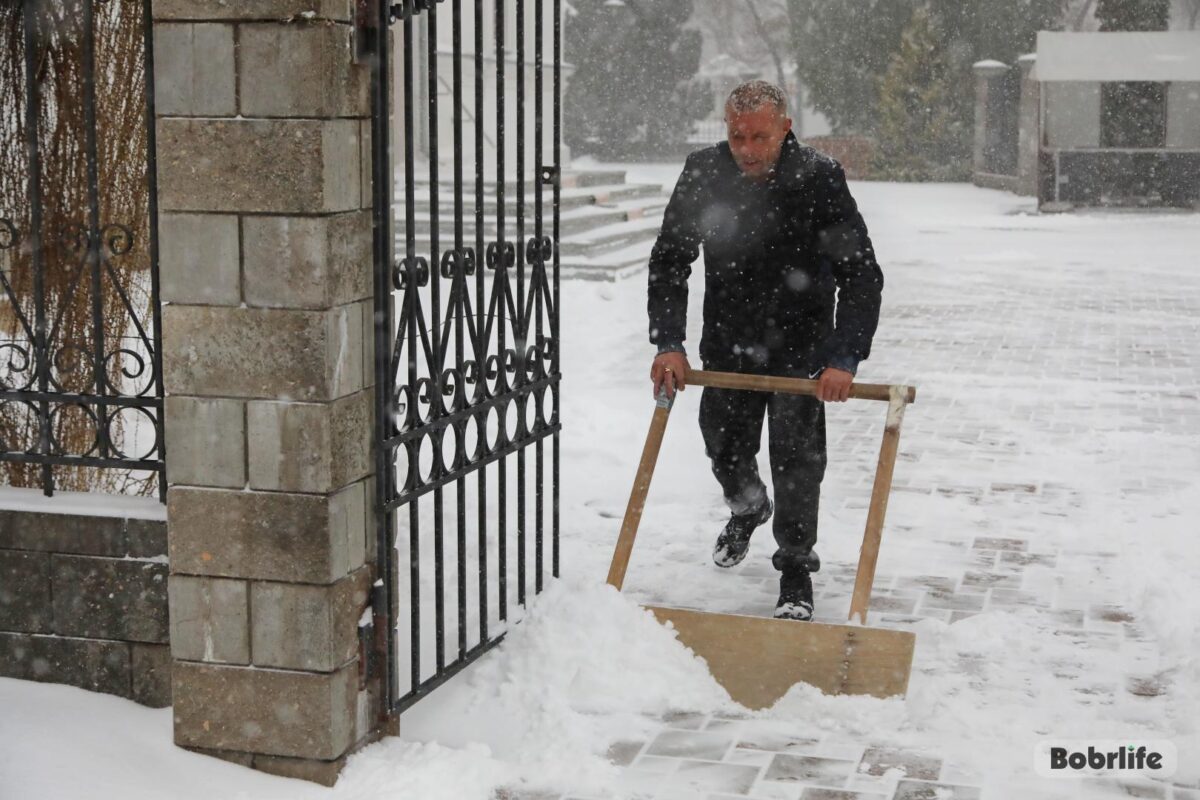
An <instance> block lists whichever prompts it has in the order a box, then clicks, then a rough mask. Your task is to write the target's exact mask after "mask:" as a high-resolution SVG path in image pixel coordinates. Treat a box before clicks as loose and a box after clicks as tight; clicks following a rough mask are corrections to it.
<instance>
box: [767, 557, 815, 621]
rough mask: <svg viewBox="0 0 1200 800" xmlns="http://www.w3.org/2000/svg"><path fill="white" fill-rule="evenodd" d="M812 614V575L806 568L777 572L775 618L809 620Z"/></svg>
mask: <svg viewBox="0 0 1200 800" xmlns="http://www.w3.org/2000/svg"><path fill="white" fill-rule="evenodd" d="M812 615H813V588H812V576H810V575H809V574H808V571H807V570H803V569H793V570H788V571H787V572H781V573H780V574H779V602H778V603H776V604H775V619H797V620H809V619H812Z"/></svg>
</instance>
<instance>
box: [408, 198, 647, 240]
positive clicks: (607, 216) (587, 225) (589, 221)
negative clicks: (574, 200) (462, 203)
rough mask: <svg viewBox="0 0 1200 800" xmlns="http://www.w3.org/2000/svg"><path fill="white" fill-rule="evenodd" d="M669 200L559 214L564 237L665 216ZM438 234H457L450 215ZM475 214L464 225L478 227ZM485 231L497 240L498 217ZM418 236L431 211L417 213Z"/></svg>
mask: <svg viewBox="0 0 1200 800" xmlns="http://www.w3.org/2000/svg"><path fill="white" fill-rule="evenodd" d="M666 203H667V201H666V198H664V197H653V198H637V199H633V200H626V201H621V202H618V203H612V204H606V205H587V206H580V207H577V208H573V209H568V210H566V211H563V212H562V213H561V214H560V215H559V226H560V230H559V233H560V236H562V237H563V238H566V237H568V236H572V235H574V234H583V233H586V232H588V231H591V230H594V229H596V228H600V227H603V226H608V225H613V224H615V223H620V222H628V221H630V220H639V219H643V218H646V217H654V216H657V217H661V216H662V212H663V209H665V208H666ZM395 210H397V211H399V212H401V213H399V214H397V216H396V220H395V223H394V228H393V232H394V233H395V236H396V238H397V239H398V240H400V241H403V238H404V215H403V213H402V209H395ZM542 220H543V225H544V230H545V231H546V232H547V233H549V232H550V229H551V222H552V216H551V214H550V213H549V212H548V211H546V212H544V213H543V217H542ZM438 222H439V225H438V231H439V234H440V237H445V238H446V240H447V241H450V240H451V239H452V238H453V235H454V221H453V219H452V218H449V217H448V216H447V215H446V214H444V213H443V214H439V215H438ZM474 222H475V221H474V218H473V215H472V216H471V217H469V218H466V219H464V220H463V223H464V225H466V226H469V227H473V226H474ZM515 223H516V220H515V219H506V220H505V225H504V230H505V233H506V234H507V235H509V236H512V235H515V232H516V224H515ZM533 227H534V226H533V220H532V219H530V218H529V217H526V219H525V232H526V235H527V236H528V235H531V234H532V231H533ZM484 232H485V236H486V237H488V238H494V237H495V232H496V221H495V218H494V217H492V218H490V219H489V218H485V221H484ZM414 234H415V235H416V236H417V237H428V235H429V214H428V211H424V212H421V211H418V212H416V213H415V214H414Z"/></svg>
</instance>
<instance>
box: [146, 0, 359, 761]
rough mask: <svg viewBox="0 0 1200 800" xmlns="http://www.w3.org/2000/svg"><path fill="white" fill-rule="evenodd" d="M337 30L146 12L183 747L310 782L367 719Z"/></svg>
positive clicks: (315, 20) (293, 21)
mask: <svg viewBox="0 0 1200 800" xmlns="http://www.w3.org/2000/svg"><path fill="white" fill-rule="evenodd" d="M350 19H351V3H350V0H245V1H243V2H237V3H230V2H224V0H202V1H199V2H198V1H197V0H188V1H187V2H183V1H182V0H158V1H157V2H156V3H155V4H154V42H155V57H156V76H155V87H156V98H157V108H156V113H157V115H158V123H157V133H158V143H157V146H158V151H157V152H158V172H159V208H160V224H159V236H160V243H161V250H160V252H161V263H160V269H161V274H162V298H163V300H164V301H165V305H164V308H163V315H162V316H163V374H164V384H165V388H166V392H167V398H166V410H165V421H166V438H167V443H168V446H167V477H168V481H169V492H168V499H167V507H168V518H169V523H170V525H169V531H170V566H171V591H170V605H171V622H172V624H171V648H172V654H173V656H174V662H175V663H174V672H173V682H174V701H175V741H176V743H177V744H179V745H182V746H185V747H188V748H192V749H197V750H200V751H203V752H208V753H211V754H213V755H217V756H220V757H222V758H226V759H229V760H232V761H235V762H238V763H242V764H246V765H250V766H253V767H255V768H258V769H262V770H265V771H270V772H275V773H280V774H285V775H291V776H296V777H304V778H308V779H311V780H317V781H320V782H323V783H332V782H333V781H334V780H336V777H337V774H338V771H339V770H340V768H341V766H342V764H343V763H344V759H345V757H346V755H347V754H348V753H349V752H350V751H352V750H353V749H354V748H355V747H357V746H359V745H361V744H362V743H363V742H365V741H368V740H369V739H370V738H372V737H373V736H375V735H376V733H377V730H378V728H379V725H380V722H379V720H380V712H379V686H380V683H379V679H378V676H374V675H368V674H367V669H366V666H365V665H366V663H367V662H369V661H370V659H367V658H365V657H364V653H365V650H364V649H362V648H360V631H359V620H360V618H362V617H363V612H364V610H365V609H366V608H367V607H368V605H369V594H370V588H371V584H372V582H373V581H374V569H373V566H372V564H371V561H373V560H374V559H373V556H374V539H373V532H374V526H373V517H372V514H371V509H372V487H371V484H370V477H369V476H370V474H371V472H372V463H371V443H372V424H373V422H372V417H373V409H374V399H373V392H372V385H373V383H374V380H373V377H374V376H373V356H372V330H373V327H372V325H373V308H372V293H373V285H372V275H373V273H372V236H371V210H370V209H371V191H370V189H371V181H370V150H369V146H368V145H369V142H368V138H369V133H370V105H369V102H368V89H369V73H368V71H367V69H366V68H365V67H363V66H359V65H357V64H355V63H354V61H353V47H352V38H351V28H352V26H351V24H350ZM369 618H370V617H369V615H368V616H367V619H369ZM362 638H364V639H365V637H362ZM363 647H365V644H364V645H363Z"/></svg>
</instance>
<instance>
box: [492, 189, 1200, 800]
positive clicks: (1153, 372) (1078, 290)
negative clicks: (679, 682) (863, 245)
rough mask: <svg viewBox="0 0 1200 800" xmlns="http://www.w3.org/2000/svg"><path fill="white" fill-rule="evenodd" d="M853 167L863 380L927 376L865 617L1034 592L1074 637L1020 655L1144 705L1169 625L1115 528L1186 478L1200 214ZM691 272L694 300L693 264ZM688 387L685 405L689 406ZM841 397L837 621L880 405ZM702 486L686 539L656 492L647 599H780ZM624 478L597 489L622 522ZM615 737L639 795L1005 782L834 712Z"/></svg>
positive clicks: (834, 419) (1120, 789) (763, 537)
mask: <svg viewBox="0 0 1200 800" xmlns="http://www.w3.org/2000/svg"><path fill="white" fill-rule="evenodd" d="M855 192H856V195H857V196H858V197H859V198H860V203H861V205H862V206H863V208H864V213H865V214H866V217H867V220H868V223H869V225H870V226H871V230H872V233H873V235H874V238H875V242H876V247H877V250H878V251H879V254H880V259H881V263H882V264H883V266H884V268H885V272H886V275H887V288H886V290H885V308H884V314H883V319H882V322H881V325H880V330H879V334H878V336H877V338H876V343H875V349H874V353H873V354H872V357H871V359H870V360H869V361H868V362H866V363H865V364H864V365H863V367H862V369H861V372H860V380H865V381H904V382H912V383H915V384H918V385H919V387H920V388H919V393H918V399H917V403H916V404H915V405H914V406H912V407H911V408H910V409H909V410H908V413H907V416H906V419H905V422H904V429H903V435H902V439H901V452H900V461H899V463H898V465H897V468H896V479H895V485H894V490H893V496H892V502H891V506H890V508H889V515H888V524H887V528H886V532H885V538H884V549H883V553H882V556H881V560H880V563H879V572H878V575H877V580H876V584H875V592H874V594H873V598H872V602H871V609H872V617H871V622H872V624H877V625H883V626H889V627H896V628H917V627H919V626H920V625H921V623H922V620H925V619H934V620H938V621H940V622H944V623H947V624H950V625H953V624H954V623H957V622H960V621H962V620H965V619H968V618H970V617H972V616H974V615H978V614H981V613H987V612H991V611H997V610H999V611H1004V610H1016V609H1021V610H1032V611H1034V612H1036V613H1037V614H1038V615H1040V616H1039V617H1038V619H1039V620H1041V621H1042V624H1044V626H1046V627H1047V628H1048V629H1050V630H1052V631H1053V634H1054V636H1055V637H1056V638H1057V640H1059V641H1062V642H1067V643H1070V644H1071V645H1072V647H1070V648H1067V649H1066V650H1065V652H1068V653H1070V657H1069V658H1067V659H1065V660H1064V659H1063V658H1062V656H1061V653H1056V654H1054V655H1053V657H1052V658H1050V659H1049V660H1048V661H1047V660H1043V661H1038V660H1036V657H1035V656H1031V660H1030V662H1029V664H1028V670H1029V672H1030V676H1031V677H1035V678H1036V679H1038V680H1047V681H1051V682H1053V689H1054V691H1061V692H1062V693H1069V695H1070V696H1071V697H1072V698H1075V699H1076V700H1077V702H1079V703H1080V704H1081V707H1088V706H1090V707H1095V706H1096V705H1098V706H1101V707H1106V708H1108V709H1110V713H1111V714H1112V715H1113V716H1115V717H1116V718H1117V719H1122V718H1128V719H1131V720H1133V719H1137V718H1138V715H1139V714H1143V713H1144V714H1145V715H1147V716H1149V717H1151V718H1153V717H1154V715H1155V714H1157V713H1160V712H1159V711H1158V710H1157V709H1159V708H1160V706H1157V705H1155V703H1156V702H1157V701H1159V700H1163V699H1164V698H1165V697H1167V696H1169V694H1170V690H1171V680H1172V676H1171V675H1170V674H1163V673H1161V672H1159V671H1157V670H1156V664H1157V663H1158V661H1159V649H1160V645H1161V643H1160V642H1158V641H1156V640H1155V638H1154V636H1153V635H1152V633H1151V632H1150V631H1148V630H1147V629H1146V627H1145V626H1144V624H1143V623H1144V620H1142V619H1140V618H1139V615H1138V613H1137V612H1136V611H1135V610H1133V609H1131V608H1130V607H1129V602H1128V601H1129V598H1128V593H1127V591H1126V589H1127V588H1128V587H1126V586H1125V585H1124V584H1123V575H1124V570H1123V564H1124V562H1125V560H1126V559H1127V558H1129V557H1130V554H1129V553H1128V552H1126V551H1124V547H1125V545H1121V544H1120V540H1119V539H1117V538H1115V537H1113V536H1108V535H1101V533H1102V530H1103V527H1104V525H1106V524H1107V521H1108V520H1110V519H1111V520H1112V523H1113V525H1116V524H1117V523H1118V519H1124V520H1125V521H1126V522H1127V523H1128V522H1129V520H1135V519H1136V518H1137V514H1138V513H1144V514H1146V515H1151V516H1154V515H1156V514H1157V513H1160V512H1162V511H1163V507H1164V504H1166V505H1169V504H1170V502H1171V498H1172V497H1173V496H1174V495H1175V494H1176V493H1178V492H1179V491H1180V490H1182V489H1184V488H1185V487H1187V486H1188V485H1189V484H1192V483H1194V480H1195V467H1196V465H1195V459H1194V455H1193V453H1194V451H1195V450H1196V446H1197V444H1198V440H1200V403H1197V399H1198V397H1200V393H1198V389H1200V361H1198V359H1197V356H1196V353H1195V345H1196V343H1197V342H1198V341H1200V270H1197V269H1195V264H1194V260H1193V258H1192V256H1190V255H1188V253H1189V252H1190V253H1194V247H1195V244H1196V243H1197V242H1200V218H1198V217H1197V215H1157V216H1151V217H1147V216H1139V215H1137V214H1122V213H1117V212H1108V213H1103V212H1093V213H1089V214H1084V215H1073V216H1046V215H1036V214H1032V213H1030V212H1031V211H1032V204H1031V202H1030V201H1027V200H1023V199H1018V198H1011V197H1009V196H1001V195H998V194H996V193H991V192H985V191H984V190H977V189H973V188H970V187H956V188H954V189H952V190H950V189H947V188H946V187H941V188H940V190H938V191H935V190H934V188H933V187H930V188H924V187H899V186H895V185H882V184H859V185H857V186H856V187H855ZM922 192H925V194H922ZM1189 240H1190V241H1191V242H1192V244H1191V245H1186V242H1187V241H1189ZM631 282H632V283H633V284H635V285H633V286H619V287H618V289H617V290H616V291H617V292H619V294H617V295H615V296H614V297H613V304H614V305H619V304H634V305H635V307H636V308H640V307H642V306H641V304H644V300H643V299H642V295H641V292H642V291H644V290H643V288H642V283H643V278H641V277H638V278H635V279H631ZM567 291H568V292H569V291H571V289H570V288H568V290H567ZM692 294H693V298H692V300H693V303H692V310H691V317H692V319H693V320H695V319H696V318H697V317H698V314H699V305H698V301H699V297H698V295H699V284H698V283H697V282H696V279H695V278H694V279H693V293H692ZM570 297H571V295H570V294H569V293H568V294H567V299H568V300H569V299H570ZM629 319H631V320H633V322H634V323H635V324H638V328H637V331H636V335H634V334H629V335H628V336H624V335H623V337H622V338H621V339H620V340H619V341H617V342H615V343H614V349H615V350H616V355H614V357H613V358H614V363H615V362H616V361H617V360H619V359H626V360H631V361H633V362H634V363H641V361H642V360H648V357H649V356H648V355H647V354H646V349H647V348H646V346H645V345H644V344H642V343H641V342H642V334H641V324H640V320H639V319H638V316H637V313H633V314H631V315H630V316H629ZM693 329H695V325H693ZM689 341H691V342H694V336H693V337H692V339H690V340H689ZM637 372H638V373H639V374H638V375H637V376H636V377H637V378H638V379H639V382H636V383H635V382H634V381H633V380H632V379H631V380H630V381H629V382H628V383H627V384H622V385H621V386H620V387H617V388H615V389H613V390H612V391H613V395H612V397H614V398H615V397H616V396H617V393H618V392H621V393H624V392H644V391H645V390H644V387H643V386H642V384H641V382H640V380H641V374H640V373H641V369H640V368H639V369H638V370H637ZM690 399H691V400H692V402H693V404H694V400H695V399H696V398H690ZM614 401H615V400H614ZM687 413H688V415H689V416H688V418H687V421H686V422H681V421H674V420H673V422H672V425H678V426H681V427H683V426H688V427H690V426H693V425H694V420H692V419H691V417H690V415H691V413H692V412H691V411H688V412H687ZM681 415H682V414H681V412H679V411H677V412H676V414H675V416H681ZM829 420H830V422H829V425H830V439H829V447H830V453H831V458H830V468H829V472H828V475H827V478H826V483H825V487H824V493H823V498H824V499H823V509H822V532H821V537H822V543H821V544H819V545H818V551H819V552H820V553H821V555H822V560H823V562H824V568H823V569H822V570H821V572H820V573H818V575H817V576H814V577H815V583H816V589H817V596H816V604H817V619H819V620H825V621H833V622H840V621H842V620H844V619H845V617H846V613H847V610H848V607H849V594H850V589H851V587H852V584H853V579H854V570H855V559H856V557H857V547H858V542H859V541H860V540H861V529H862V524H863V522H864V521H865V515H866V506H867V500H868V497H869V493H870V485H871V481H872V478H873V470H874V461H875V457H876V453H877V451H878V447H879V436H880V433H881V431H882V422H883V406H882V405H881V404H879V405H876V404H866V403H862V404H854V403H851V404H847V405H846V406H839V407H836V408H834V407H831V408H830V411H829ZM673 433H678V432H676V431H668V435H669V436H670V435H672V434H673ZM639 435H643V436H644V434H642V433H640V432H636V433H634V434H632V437H631V438H632V439H633V440H636V439H637V438H638V436H639ZM678 435H679V436H680V437H683V436H684V435H685V434H678ZM686 435H687V436H692V437H693V438H698V437H695V436H694V431H690V432H688V433H687V434H686ZM625 446H626V448H627V449H628V446H627V445H625ZM681 446H682V445H681ZM694 449H695V447H694V446H693V450H694ZM764 450H765V448H764ZM693 455H695V453H693ZM764 466H765V464H764ZM668 469H678V468H668ZM683 469H684V471H685V474H684V475H683V476H680V477H679V478H678V484H679V486H682V485H684V484H687V483H688V482H690V481H692V482H697V483H696V484H695V485H701V486H707V484H706V483H704V481H705V480H706V479H707V478H706V473H705V472H704V465H703V463H702V461H701V463H699V464H691V465H689V466H687V467H686V468H683ZM764 474H765V473H764ZM655 480H656V481H660V482H662V483H663V484H665V485H664V486H663V487H662V488H661V491H660V492H659V497H658V500H659V505H660V506H663V507H666V508H672V507H673V506H672V505H671V504H672V502H676V501H677V502H678V503H679V504H683V503H685V502H686V497H685V496H684V495H685V492H684V491H683V490H682V489H680V490H679V491H675V489H676V488H678V487H677V486H676V484H674V483H672V477H671V476H669V475H668V476H667V477H664V478H660V477H659V475H658V474H656V477H655ZM708 480H710V479H708ZM710 488H712V489H714V491H713V492H712V494H713V495H714V496H713V498H712V502H711V503H709V504H708V505H707V506H705V507H704V509H703V510H701V511H699V512H695V513H694V514H693V517H694V518H695V519H697V524H698V526H699V527H700V529H701V530H703V533H698V534H697V536H698V537H699V538H698V539H697V542H698V543H697V544H694V545H691V546H688V547H680V546H679V545H678V544H677V543H672V544H661V542H662V541H663V539H664V538H665V536H660V535H658V534H657V533H656V532H657V531H660V530H661V529H664V528H665V527H666V526H667V524H668V523H667V522H665V521H663V519H662V518H655V517H654V516H653V510H652V509H648V511H647V517H646V521H645V522H644V523H643V533H642V539H641V540H639V544H638V551H637V553H636V554H635V561H634V565H633V567H632V569H631V573H630V579H629V584H628V590H629V591H632V592H634V594H635V595H636V596H637V597H638V599H640V600H643V601H645V602H655V603H664V602H665V603H670V604H675V605H686V606H691V607H697V608H705V609H708V610H714V611H726V612H737V613H746V614H755V615H769V614H770V611H771V609H772V608H773V605H774V601H775V597H776V589H777V583H776V577H775V573H774V571H773V570H772V568H771V566H770V564H769V562H768V560H767V558H766V557H767V556H769V554H770V552H771V549H772V547H771V542H770V535H769V533H766V532H763V533H761V534H760V535H759V536H758V537H757V538H756V541H755V544H754V548H753V549H752V554H751V555H752V557H751V558H748V559H747V560H746V562H745V563H744V564H743V565H741V566H739V567H738V568H735V569H734V570H732V574H730V572H725V571H719V570H715V569H713V568H712V566H711V564H708V563H706V557H707V548H708V546H709V540H710V539H711V538H712V536H713V535H715V532H716V530H718V529H719V526H720V524H721V520H722V519H723V514H724V512H723V510H722V509H721V508H720V506H719V498H716V496H715V484H713V486H712V487H710ZM626 491H627V490H626ZM617 494H621V493H620V492H618V493H617ZM621 500H623V497H618V498H616V499H615V500H614V501H612V502H611V503H608V504H607V505H604V507H602V508H599V509H598V511H599V512H600V513H601V516H604V517H605V518H606V520H608V522H607V524H608V525H609V526H611V525H612V522H611V519H612V517H613V516H614V515H619V513H620V511H621V510H622V507H621V505H620V501H621ZM651 505H652V506H654V505H655V498H653V497H652V499H651ZM676 507H677V506H676ZM1139 509H1141V512H1139ZM1129 524H1132V523H1129ZM614 530H615V529H614ZM656 542H660V544H656ZM1096 542H1099V543H1100V544H1098V545H1097V544H1096ZM1114 542H1117V544H1114ZM605 546H608V545H607V542H606V543H605ZM598 550H599V551H601V552H602V551H603V547H600V548H598ZM638 559H642V560H643V563H646V562H652V563H657V564H660V565H661V564H670V565H671V568H672V569H673V570H674V573H673V574H674V575H675V576H677V577H678V580H672V581H671V585H670V586H663V585H652V584H648V583H641V582H639V581H638V577H637V576H638V568H637V567H638V565H637V561H638ZM680 587H684V588H682V589H681V588H680ZM979 661H980V659H978V658H975V659H972V658H970V657H966V658H963V659H962V660H961V661H960V662H959V663H958V664H957V665H956V666H955V671H956V672H958V673H960V674H961V675H965V676H967V680H968V682H969V681H971V680H976V679H974V678H972V677H971V676H972V675H975V676H978V678H977V683H976V686H977V688H978V686H979V685H980V682H986V681H987V680H988V678H987V675H988V670H987V667H988V665H987V664H983V663H979ZM922 665H924V666H923V667H922ZM922 668H924V669H926V670H927V672H928V673H930V675H929V676H930V677H935V678H936V677H940V675H933V674H932V673H934V672H935V671H938V670H945V669H946V666H945V664H944V663H941V662H930V661H926V662H922V660H921V659H920V658H919V659H918V670H920V669H922ZM915 679H916V676H914V680H915ZM981 691H984V690H981ZM1139 703H1141V704H1142V705H1139ZM1139 708H1141V709H1143V711H1138V710H1137V709H1139ZM610 757H611V758H612V760H613V761H614V762H615V763H617V764H620V765H624V766H625V770H624V772H623V786H624V788H625V791H626V793H627V796H629V797H636V798H655V800H675V799H676V798H708V800H717V799H718V798H720V799H721V800H732V799H733V798H746V797H752V798H772V799H774V800H852V799H853V800H859V799H861V800H868V799H870V800H883V799H884V798H890V800H933V799H934V798H938V799H939V800H976V799H977V798H980V797H983V798H985V799H986V798H988V797H1001V796H1002V795H1000V794H989V793H987V792H986V785H985V784H984V783H983V782H982V779H981V776H980V775H979V774H977V773H974V772H973V771H972V770H970V769H969V768H967V767H966V766H964V765H962V764H956V763H953V762H951V761H949V760H947V759H946V758H945V757H944V756H943V754H941V753H939V752H937V751H932V752H923V751H922V752H918V751H913V750H910V749H904V748H897V747H896V746H894V745H893V743H889V742H887V741H875V740H872V739H871V738H863V739H862V740H858V741H848V740H844V739H841V738H830V736H828V735H824V734H822V733H821V732H820V731H819V730H818V731H816V732H815V733H814V729H813V728H812V727H811V726H806V725H805V724H803V723H802V722H800V721H797V722H796V723H783V722H778V721H767V720H760V719H730V718H723V717H697V716H688V715H684V716H678V717H672V718H668V719H664V720H662V728H661V730H660V732H659V733H658V734H657V735H656V736H654V737H653V738H651V739H649V740H646V741H641V740H638V741H628V742H624V743H622V744H620V745H619V746H617V747H615V748H614V749H613V751H612V753H611V754H610ZM1030 763H1031V764H1032V754H1031V758H1030ZM1030 771H1032V769H1031V770H1030ZM1048 783H1049V782H1048ZM1053 783H1054V785H1053V786H1048V788H1047V792H1048V793H1047V794H1046V795H1045V796H1046V797H1062V798H1074V797H1088V798H1090V797H1097V798H1101V797H1121V796H1132V797H1149V798H1163V800H1172V799H1173V800H1194V799H1195V798H1200V787H1197V786H1190V787H1188V786H1183V785H1172V784H1171V783H1170V782H1169V781H1167V782H1162V783H1151V782H1136V781H1116V780H1105V781H1099V780H1093V781H1083V782H1081V781H1066V782H1053ZM513 797H514V798H521V800H532V798H533V797H538V798H539V800H541V796H538V795H520V794H514V795H513ZM566 798H569V799H570V800H576V798H574V797H572V796H570V795H567V796H566ZM546 800H558V798H557V796H554V797H552V798H551V797H547V799H546Z"/></svg>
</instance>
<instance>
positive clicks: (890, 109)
mask: <svg viewBox="0 0 1200 800" xmlns="http://www.w3.org/2000/svg"><path fill="white" fill-rule="evenodd" d="M956 80H957V71H956V70H955V69H954V68H953V65H952V64H951V63H950V58H949V53H948V52H947V51H946V49H945V48H944V47H943V46H942V41H941V37H940V36H939V35H938V32H937V26H936V23H935V21H934V19H933V15H932V14H931V12H930V10H929V8H928V7H927V6H918V7H917V8H916V9H915V10H914V11H913V15H912V19H911V20H910V21H909V24H908V25H907V27H905V29H904V32H903V34H902V35H901V37H900V49H899V50H898V51H897V52H896V53H894V54H893V55H892V58H891V63H890V65H889V67H888V70H887V72H886V73H885V74H884V76H883V77H882V79H880V81H879V124H878V127H877V136H876V141H877V145H878V149H877V151H876V154H875V155H876V170H875V171H876V173H877V174H878V175H879V176H880V177H885V178H890V179H893V180H965V179H966V178H968V177H969V169H968V166H969V161H970V146H971V138H970V131H971V129H970V128H968V127H967V126H965V125H964V124H963V117H964V116H965V115H964V113H963V109H962V108H961V106H962V105H963V97H962V93H961V92H959V91H958V90H957V86H956V85H955V81H956Z"/></svg>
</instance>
